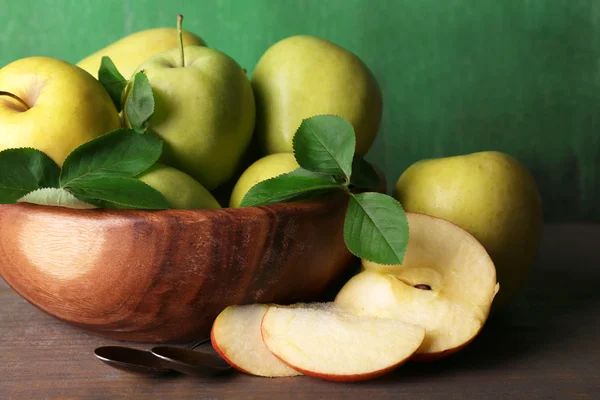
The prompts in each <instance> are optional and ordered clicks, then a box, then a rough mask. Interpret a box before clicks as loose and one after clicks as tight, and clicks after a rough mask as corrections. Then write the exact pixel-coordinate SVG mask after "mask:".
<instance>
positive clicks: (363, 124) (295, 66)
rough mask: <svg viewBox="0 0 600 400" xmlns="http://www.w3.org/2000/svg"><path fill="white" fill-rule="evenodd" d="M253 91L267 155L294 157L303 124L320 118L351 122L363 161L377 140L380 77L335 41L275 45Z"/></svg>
mask: <svg viewBox="0 0 600 400" xmlns="http://www.w3.org/2000/svg"><path fill="white" fill-rule="evenodd" d="M252 88H253V89H254V94H255V96H256V110H257V116H256V118H257V119H256V133H257V135H258V136H259V139H260V141H261V146H262V147H263V151H264V152H265V153H268V154H272V153H283V152H292V140H293V138H294V134H295V133H296V130H297V129H298V127H299V126H300V123H301V122H302V120H303V119H305V118H309V117H312V116H314V115H319V114H334V115H339V116H340V117H343V118H345V119H346V120H347V121H349V122H350V123H351V124H352V126H353V127H354V130H355V131H356V151H357V153H358V154H360V155H364V154H365V153H366V152H367V151H368V150H369V148H370V147H371V145H372V144H373V141H374V140H375V136H376V135H377V131H378V129H379V124H380V122H381V113H382V96H381V91H380V88H379V86H378V84H377V81H376V80H375V77H374V76H373V74H372V73H371V71H370V70H369V69H368V68H367V66H366V65H365V64H364V63H363V62H362V61H361V60H360V59H359V58H358V57H357V56H356V55H354V54H352V53H351V52H349V51H347V50H345V49H343V48H342V47H340V46H337V45H335V44H333V43H331V42H329V41H326V40H323V39H319V38H316V37H312V36H293V37H290V38H287V39H284V40H282V41H280V42H278V43H276V44H274V45H273V46H272V47H271V48H269V49H268V50H267V52H266V53H265V54H264V55H263V56H262V58H261V59H260V61H259V62H258V64H257V66H256V69H255V70H254V73H253V75H252Z"/></svg>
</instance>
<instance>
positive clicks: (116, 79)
mask: <svg viewBox="0 0 600 400" xmlns="http://www.w3.org/2000/svg"><path fill="white" fill-rule="evenodd" d="M98 80H99V81H100V83H101V84H102V86H104V88H105V89H106V91H107V92H108V94H109V95H110V98H111V99H112V101H113V103H115V107H117V111H121V110H122V109H123V107H122V105H121V94H122V93H123V90H124V89H125V87H126V86H127V79H125V78H124V77H123V75H121V73H120V72H119V70H118V69H117V67H116V66H115V64H114V63H113V62H112V60H111V59H110V57H108V56H104V57H102V61H101V64H100V69H99V70H98Z"/></svg>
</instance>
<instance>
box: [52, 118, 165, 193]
mask: <svg viewBox="0 0 600 400" xmlns="http://www.w3.org/2000/svg"><path fill="white" fill-rule="evenodd" d="M161 152H162V141H161V140H160V139H159V138H158V137H157V136H156V135H154V134H144V135H141V134H139V133H137V132H135V131H134V130H132V129H117V130H114V131H112V132H109V133H107V134H105V135H102V136H99V137H97V138H95V139H93V140H90V141H89V142H86V143H84V144H82V145H81V146H79V147H77V148H76V149H75V150H73V151H72V152H71V153H70V154H69V155H68V156H67V158H66V160H65V162H64V165H63V168H62V171H61V174H60V185H61V187H65V188H68V187H71V186H77V185H78V182H80V181H85V180H89V179H95V178H97V177H105V176H122V177H134V176H136V175H139V174H140V173H142V172H143V171H145V170H147V169H148V168H150V167H151V166H152V165H153V164H154V163H156V161H158V158H159V157H160V154H161Z"/></svg>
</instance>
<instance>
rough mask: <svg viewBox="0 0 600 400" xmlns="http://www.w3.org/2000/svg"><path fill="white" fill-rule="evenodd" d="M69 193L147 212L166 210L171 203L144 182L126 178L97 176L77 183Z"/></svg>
mask: <svg viewBox="0 0 600 400" xmlns="http://www.w3.org/2000/svg"><path fill="white" fill-rule="evenodd" d="M76 183H77V185H75V186H72V187H70V188H69V192H71V193H72V194H74V195H75V196H77V197H80V196H81V197H85V198H92V199H97V200H102V201H107V202H110V203H115V204H118V205H120V206H125V207H132V208H140V209H147V210H164V209H168V208H169V203H168V202H167V200H166V199H165V198H164V196H163V195H162V194H161V193H160V192H159V191H158V190H156V189H154V188H152V187H150V186H148V185H147V184H145V183H144V182H142V181H140V180H138V179H135V178H129V177H124V176H96V177H94V178H88V179H85V180H80V181H77V182H76Z"/></svg>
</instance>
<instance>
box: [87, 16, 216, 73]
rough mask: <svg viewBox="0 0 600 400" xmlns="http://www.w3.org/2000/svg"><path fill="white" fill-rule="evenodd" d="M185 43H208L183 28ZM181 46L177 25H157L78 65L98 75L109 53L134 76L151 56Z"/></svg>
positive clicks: (104, 49) (92, 55) (126, 37)
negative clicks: (175, 26) (173, 26)
mask: <svg viewBox="0 0 600 400" xmlns="http://www.w3.org/2000/svg"><path fill="white" fill-rule="evenodd" d="M183 45H184V46H192V45H193V46H205V45H206V43H205V42H204V40H202V39H201V38H199V37H198V36H196V35H194V34H193V33H191V32H189V31H185V30H184V31H183ZM178 46H179V39H178V36H177V29H176V28H154V29H146V30H143V31H139V32H135V33H132V34H131V35H128V36H125V37H124V38H122V39H120V40H118V41H116V42H114V43H112V44H111V45H109V46H107V47H105V48H103V49H101V50H98V51H97V52H95V53H94V54H91V55H89V56H88V57H86V58H84V59H83V60H81V61H79V62H78V63H77V66H79V67H80V68H82V69H83V70H85V71H87V72H89V73H90V75H92V76H94V77H96V78H97V77H98V69H100V63H101V61H102V57H103V56H108V57H110V58H111V60H112V61H113V62H114V63H115V65H116V66H117V69H118V70H119V72H120V73H121V74H122V75H123V76H124V77H126V78H127V77H130V76H131V75H132V74H133V73H134V71H135V70H136V69H137V67H139V66H140V65H141V64H142V63H144V62H145V61H146V60H147V59H149V58H150V57H152V56H153V55H155V54H158V53H161V52H163V51H165V50H169V49H172V48H175V47H178Z"/></svg>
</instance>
